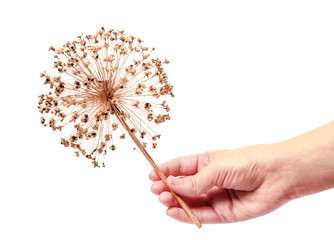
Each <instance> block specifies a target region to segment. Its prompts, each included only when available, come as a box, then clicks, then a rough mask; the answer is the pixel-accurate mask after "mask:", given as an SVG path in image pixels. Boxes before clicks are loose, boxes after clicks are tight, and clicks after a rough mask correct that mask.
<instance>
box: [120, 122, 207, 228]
mask: <svg viewBox="0 0 334 240" xmlns="http://www.w3.org/2000/svg"><path fill="white" fill-rule="evenodd" d="M118 119H119V121H120V123H121V124H122V126H123V127H124V128H125V130H126V131H127V132H128V134H129V135H130V137H131V138H132V140H133V141H134V142H135V144H136V145H137V147H138V148H139V150H140V151H141V152H142V153H143V155H144V156H145V157H146V159H147V160H148V162H149V163H150V164H151V166H152V167H153V169H154V171H155V172H156V173H157V174H158V176H159V177H160V179H161V180H162V181H163V183H164V184H165V185H166V187H167V189H168V190H169V191H170V192H171V194H172V195H173V196H174V198H175V199H176V201H177V202H178V203H179V204H180V206H181V207H182V208H183V210H184V211H185V212H186V214H187V215H188V216H189V218H190V219H191V220H192V221H193V223H195V224H196V226H197V227H198V228H201V226H202V224H201V222H200V221H199V220H198V219H197V217H196V215H195V214H194V212H193V211H192V210H191V209H190V207H189V206H188V205H187V204H186V203H185V202H184V201H183V199H182V198H181V197H180V196H179V195H178V194H176V193H175V192H173V190H172V189H171V188H170V187H169V186H168V184H167V177H166V175H165V174H164V173H163V172H162V171H161V170H160V169H159V167H158V166H157V164H156V163H155V162H154V160H153V159H152V157H151V156H150V155H149V154H148V152H147V151H146V149H145V148H144V147H143V145H142V144H141V143H140V141H139V140H138V138H137V137H136V136H135V135H134V133H132V132H131V131H130V128H129V126H128V125H127V123H126V122H125V120H124V119H123V118H122V116H119V118H118Z"/></svg>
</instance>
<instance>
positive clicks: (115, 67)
mask: <svg viewBox="0 0 334 240" xmlns="http://www.w3.org/2000/svg"><path fill="white" fill-rule="evenodd" d="M142 43H143V40H141V39H140V38H135V37H133V36H131V35H130V36H127V35H125V34H124V31H123V30H118V31H116V30H113V29H111V30H109V31H106V30H105V29H104V28H101V29H100V30H99V31H98V32H97V33H96V34H94V35H91V34H90V35H87V36H85V37H83V34H80V35H79V36H78V37H77V39H76V40H74V41H72V42H67V43H66V44H64V45H63V46H62V47H60V48H55V47H53V46H50V48H49V51H53V52H54V53H55V55H54V65H53V67H54V69H56V70H57V71H58V76H55V77H51V76H49V75H47V73H46V72H45V71H44V72H43V73H41V74H40V77H41V78H43V79H44V84H46V85H49V87H50V89H51V92H49V93H48V94H42V95H40V96H39V101H38V109H39V112H40V113H41V114H43V116H42V117H41V119H40V121H41V123H42V124H43V125H44V126H49V127H50V128H52V130H59V131H61V130H62V129H63V128H64V127H65V126H66V127H68V128H71V127H72V128H73V131H71V133H70V134H69V135H68V136H67V137H65V138H62V139H61V141H60V143H61V144H62V145H63V146H64V147H72V148H74V149H75V155H76V156H79V155H80V154H81V155H83V156H85V157H86V158H88V159H90V160H92V163H93V165H94V167H100V166H104V162H105V155H106V153H107V152H108V151H110V150H112V151H114V150H115V149H116V146H115V145H114V144H115V143H114V140H115V139H116V138H117V139H125V136H126V135H125V133H124V132H127V131H130V132H131V133H132V134H136V135H137V136H138V137H139V138H140V139H141V141H142V142H141V144H142V145H143V146H144V147H146V146H147V142H150V143H151V146H152V148H156V146H157V143H156V142H155V141H156V139H157V138H159V137H160V135H158V134H156V133H155V132H154V131H153V130H152V128H150V127H149V124H150V123H149V122H150V121H154V122H155V123H156V124H159V123H163V122H165V121H166V120H169V119H170V116H169V114H168V112H169V111H170V108H169V106H168V105H167V104H166V101H165V100H163V101H160V100H159V98H160V96H163V95H170V96H174V95H173V86H172V85H171V84H169V83H168V81H167V80H168V77H167V76H166V73H165V72H164V68H163V67H164V65H165V64H168V63H169V61H168V60H167V59H165V60H164V61H161V60H159V59H158V58H152V57H151V54H152V51H153V50H154V48H153V49H151V50H149V48H148V47H146V46H143V45H142ZM124 123H126V125H127V126H129V128H128V129H124V128H123V127H124ZM119 126H123V127H119ZM117 136H118V137H117ZM115 141H116V140H115ZM101 156H102V157H101Z"/></svg>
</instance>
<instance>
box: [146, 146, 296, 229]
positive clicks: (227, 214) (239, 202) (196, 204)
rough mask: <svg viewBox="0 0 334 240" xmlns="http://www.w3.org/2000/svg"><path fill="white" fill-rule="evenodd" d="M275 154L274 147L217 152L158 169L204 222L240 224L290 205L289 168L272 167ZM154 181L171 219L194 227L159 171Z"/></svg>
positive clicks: (185, 159)
mask: <svg viewBox="0 0 334 240" xmlns="http://www.w3.org/2000/svg"><path fill="white" fill-rule="evenodd" d="M273 152H275V145H259V146H251V147H244V148H240V149H235V150H224V151H214V152H207V153H203V154H196V155H191V156H185V157H181V158H177V159H174V160H171V161H169V162H167V163H165V164H162V165H161V166H159V168H160V170H161V171H162V172H164V174H165V175H166V176H169V177H168V179H167V182H168V185H169V186H170V188H171V189H172V190H173V191H175V192H176V193H178V194H179V195H181V196H182V198H183V199H184V200H185V201H186V202H187V204H188V205H189V206H190V207H191V208H192V210H193V211H194V213H195V215H196V216H197V217H198V219H199V220H200V221H201V222H202V223H226V222H235V221H242V220H247V219H250V218H254V217H258V216H261V215H264V214H266V213H269V212H271V211H273V210H274V209H276V208H278V207H280V206H281V205H283V204H284V203H285V202H287V201H288V200H290V197H289V194H287V193H288V191H289V190H290V189H289V181H288V178H287V177H286V175H287V173H288V169H285V168H284V167H282V166H280V164H275V163H273V161H274V158H273ZM174 176H180V177H174ZM149 178H150V179H151V180H152V181H153V184H152V188H151V190H152V192H153V193H155V194H158V195H160V197H159V200H160V202H161V203H162V204H164V205H166V206H167V207H168V209H167V215H169V216H170V217H172V218H174V219H176V220H179V221H182V222H187V223H191V221H190V219H189V218H188V216H187V215H186V213H185V212H184V211H183V209H182V208H181V207H180V206H179V205H178V203H177V202H176V200H175V199H174V198H173V196H172V195H171V193H170V192H168V190H167V188H166V187H165V185H164V184H163V182H162V181H161V180H160V178H159V177H158V176H157V174H156V173H155V172H154V171H152V172H151V173H150V175H149Z"/></svg>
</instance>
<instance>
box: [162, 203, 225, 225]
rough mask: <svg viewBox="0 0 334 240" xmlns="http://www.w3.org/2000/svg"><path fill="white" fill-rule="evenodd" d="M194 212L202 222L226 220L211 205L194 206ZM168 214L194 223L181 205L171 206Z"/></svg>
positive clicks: (176, 218) (182, 220) (222, 221)
mask: <svg viewBox="0 0 334 240" xmlns="http://www.w3.org/2000/svg"><path fill="white" fill-rule="evenodd" d="M192 210H193V212H194V214H195V215H196V217H197V218H198V220H199V221H200V222H201V223H204V224H205V223H224V222H226V221H224V220H223V219H222V218H221V217H220V216H219V215H218V214H217V213H216V212H215V210H214V209H213V208H212V207H210V206H203V207H198V208H192ZM166 213H167V215H168V216H170V217H172V218H174V219H175V220H178V221H181V222H184V223H192V221H191V220H190V218H189V217H188V215H187V214H186V213H185V212H184V211H183V209H182V208H179V207H171V208H168V209H167V212H166Z"/></svg>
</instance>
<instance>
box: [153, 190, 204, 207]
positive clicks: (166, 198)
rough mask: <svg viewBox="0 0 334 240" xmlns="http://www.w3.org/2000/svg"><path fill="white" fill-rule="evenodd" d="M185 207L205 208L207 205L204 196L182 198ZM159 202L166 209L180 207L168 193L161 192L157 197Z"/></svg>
mask: <svg viewBox="0 0 334 240" xmlns="http://www.w3.org/2000/svg"><path fill="white" fill-rule="evenodd" d="M183 200H184V201H185V202H186V203H187V205H188V206H189V207H191V208H194V207H200V206H206V205H207V204H208V202H207V200H206V197H205V196H199V197H197V198H183ZM159 201H160V203H162V204H163V205H165V206H166V207H169V208H170V207H180V205H179V203H178V202H177V201H176V199H175V198H174V196H173V195H172V194H171V193H170V192H162V193H161V194H160V195H159Z"/></svg>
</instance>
